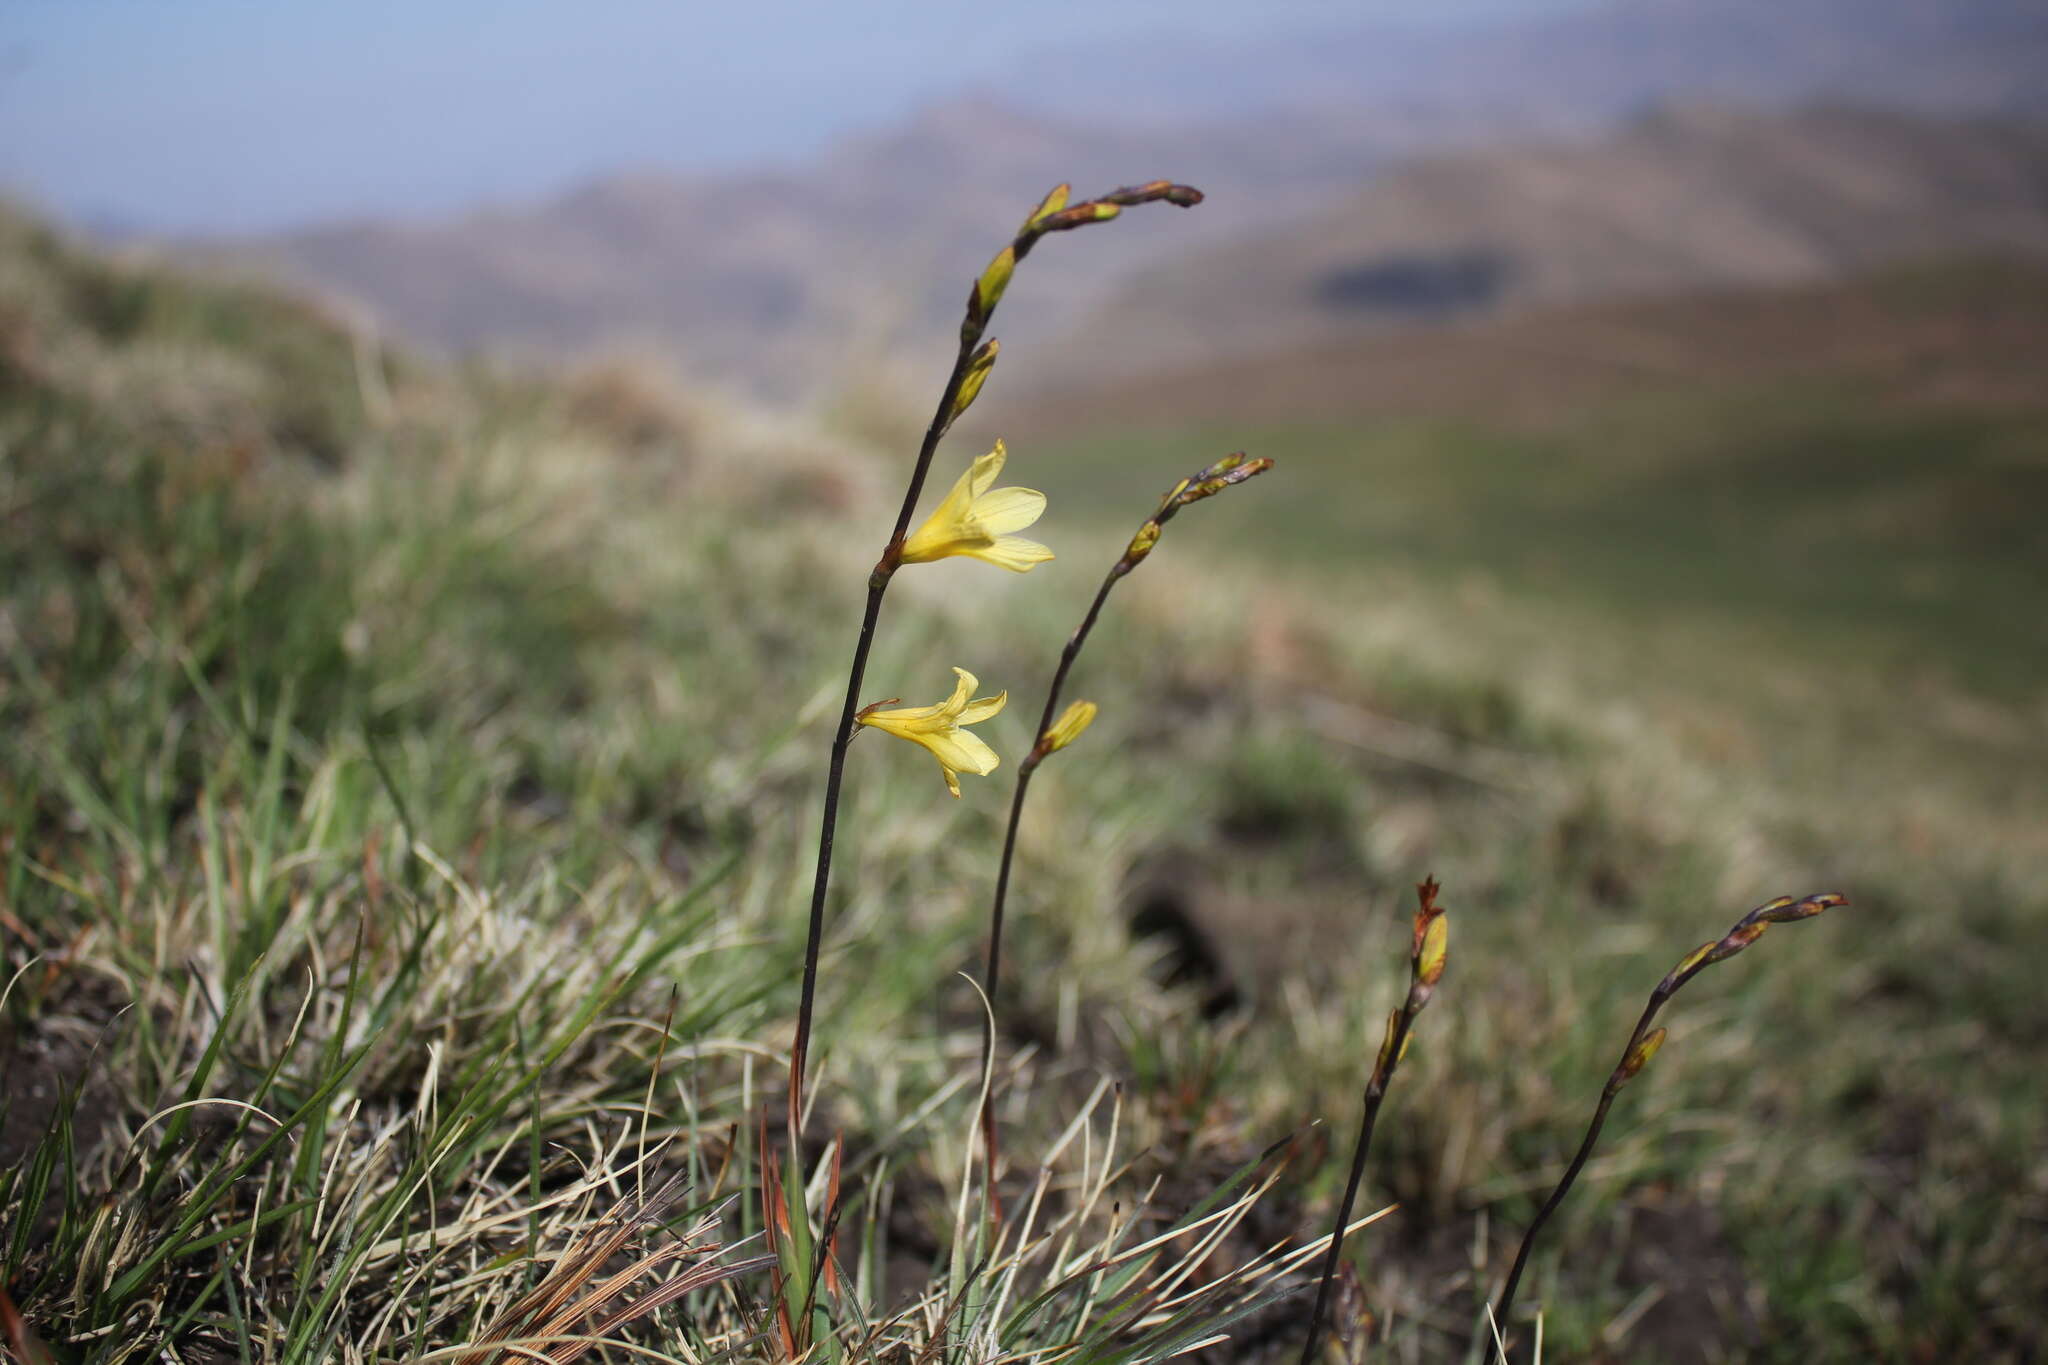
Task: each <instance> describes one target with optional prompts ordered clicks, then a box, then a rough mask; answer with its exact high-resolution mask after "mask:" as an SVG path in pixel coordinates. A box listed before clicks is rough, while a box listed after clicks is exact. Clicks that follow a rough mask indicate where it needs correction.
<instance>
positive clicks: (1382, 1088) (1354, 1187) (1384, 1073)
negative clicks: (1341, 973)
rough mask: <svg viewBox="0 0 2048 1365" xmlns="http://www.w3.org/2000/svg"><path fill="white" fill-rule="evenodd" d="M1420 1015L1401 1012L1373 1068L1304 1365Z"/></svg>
mask: <svg viewBox="0 0 2048 1365" xmlns="http://www.w3.org/2000/svg"><path fill="white" fill-rule="evenodd" d="M1416 1013H1417V1011H1416V1010H1413V1009H1404V1010H1402V1011H1401V1022H1400V1023H1399V1024H1397V1025H1396V1026H1395V1029H1394V1035H1393V1041H1392V1042H1391V1043H1389V1044H1388V1045H1387V1047H1386V1049H1385V1052H1384V1053H1383V1056H1384V1057H1385V1061H1384V1062H1383V1063H1382V1064H1380V1065H1376V1066H1374V1067H1373V1071H1372V1079H1371V1080H1370V1081H1368V1082H1366V1086H1365V1113H1364V1115H1363V1116H1362V1117H1361V1118H1360V1119H1359V1122H1358V1142H1357V1145H1355V1146H1354V1147H1353V1148H1352V1149H1351V1176H1350V1178H1349V1179H1348V1180H1346V1181H1345V1182H1344V1198H1343V1199H1341V1200H1340V1201H1338V1204H1337V1222H1336V1224H1335V1225H1334V1226H1333V1227H1331V1229H1330V1249H1329V1250H1328V1251H1327V1252H1325V1253H1324V1255H1323V1273H1322V1278H1321V1280H1320V1282H1319V1283H1318V1284H1317V1285H1316V1306H1315V1308H1314V1309H1312V1310H1311V1311H1310V1313H1309V1316H1308V1340H1307V1341H1305V1342H1303V1343H1302V1347H1301V1365H1314V1362H1315V1359H1316V1351H1317V1349H1318V1348H1319V1347H1320V1346H1321V1345H1322V1337H1323V1323H1324V1321H1325V1319H1326V1316H1327V1314H1328V1312H1329V1308H1330V1289H1331V1286H1332V1285H1334V1284H1335V1283H1336V1281H1337V1268H1338V1265H1339V1263H1340V1261H1341V1260H1342V1258H1343V1254H1344V1229H1345V1228H1347V1227H1349V1226H1350V1225H1351V1210H1352V1207H1353V1206H1354V1205H1355V1204H1356V1203H1357V1202H1358V1187H1359V1186H1360V1185H1361V1184H1362V1183H1364V1180H1365V1156H1366V1153H1367V1152H1369V1151H1371V1150H1372V1130H1373V1125H1374V1124H1376V1123H1377V1122H1379V1117H1380V1103H1381V1101H1383V1100H1385V1099H1386V1097H1387V1085H1388V1083H1389V1082H1391V1081H1392V1080H1393V1078H1394V1068H1395V1067H1396V1066H1398V1065H1399V1064H1400V1061H1401V1049H1402V1048H1403V1047H1404V1046H1405V1045H1406V1044H1407V1042H1408V1030H1409V1029H1410V1028H1411V1027H1413V1025H1414V1023H1415V1015H1416Z"/></svg>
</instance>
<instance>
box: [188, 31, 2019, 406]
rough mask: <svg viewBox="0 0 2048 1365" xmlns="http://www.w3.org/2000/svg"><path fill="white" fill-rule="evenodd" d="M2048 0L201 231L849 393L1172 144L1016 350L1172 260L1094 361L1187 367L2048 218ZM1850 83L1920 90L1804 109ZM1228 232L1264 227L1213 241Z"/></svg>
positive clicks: (928, 121)
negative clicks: (1170, 213)
mask: <svg viewBox="0 0 2048 1365" xmlns="http://www.w3.org/2000/svg"><path fill="white" fill-rule="evenodd" d="M2030 16H2031V10H2030V8H2029V7H2020V6H2015V5H2012V4H2011V3H2009V2H2008V0H1972V3H1969V4H1964V5H1960V6H1950V5H1939V4H1926V3H1919V0H1884V3H1880V4H1874V5H1869V6H1852V5H1845V4H1843V3H1842V0H1797V3H1791V4H1782V5H1763V4H1751V3H1746V2H1745V3H1742V4H1734V5H1719V4H1684V3H1660V4H1655V5H1635V4H1625V5H1609V6H1603V7H1598V8H1595V9H1593V10H1591V11H1589V12H1585V13H1573V14H1568V15H1565V16H1561V17H1556V18H1547V19H1541V20H1523V21H1518V22H1507V21H1497V22H1495V23H1493V24H1490V25H1478V26H1472V27H1468V28H1464V29H1459V30H1456V31H1453V32H1444V33H1432V34H1422V35H1416V34H1408V35H1406V36H1397V35H1392V34H1388V33H1384V32H1382V31H1379V30H1372V29H1368V30H1363V31H1360V32H1356V33H1341V34H1331V35H1325V39H1326V40H1317V41H1307V40H1289V41H1285V42H1283V41H1282V40H1278V39H1276V40H1274V45H1273V47H1272V50H1270V51H1267V50H1263V49H1261V50H1257V51H1254V52H1251V53H1248V54H1241V53H1237V52H1234V51H1233V52H1214V51H1209V52H1207V53H1206V55H1204V52H1203V50H1201V49H1200V45H1199V44H1196V45H1195V46H1194V47H1193V48H1189V49H1187V50H1183V48H1182V47H1181V46H1177V45H1176V43H1175V42H1174V41H1172V40H1162V44H1161V45H1160V47H1159V48H1158V49H1157V50H1154V49H1152V48H1150V47H1148V48H1147V49H1146V50H1145V52H1144V54H1143V58H1144V59H1143V60H1142V61H1138V60H1134V59H1133V54H1132V53H1131V52H1129V51H1128V50H1125V49H1121V48H1107V49H1102V50H1095V51H1093V52H1092V53H1091V52H1072V53H1067V54H1065V55H1064V56H1060V57H1049V58H1047V59H1045V60H1044V61H1042V62H1034V64H1033V67H1032V69H1031V71H1030V72H1029V73H1028V76H1029V78H1028V79H1020V80H1018V81H1017V82H1015V83H1013V84H1011V85H1006V86H1005V87H1004V94H1003V95H1002V97H1001V98H991V97H987V96H977V95H964V96H962V97H960V98H957V99H954V100H952V101H950V102H944V103H941V104H938V105H936V106H934V107H931V108H929V109H927V110H926V111H925V112H923V113H922V114H920V115H918V116H917V117H915V118H913V119H911V120H909V121H908V122H906V123H904V124H902V125H900V126H897V127H893V128H888V129H884V130H881V131H878V132H876V133H874V134H871V135H867V136H862V137H857V138H852V139H849V140H847V141H845V142H843V143H841V144H840V145H838V146H837V147H836V148H834V149H832V150H830V151H829V152H828V153H826V154H825V155H824V156H822V157H821V158H819V159H818V160H816V161H815V162H813V163H811V164H810V165H808V166H803V167H799V168H796V169H793V170H788V171H780V172H774V173H768V172H763V173H759V174H751V175H734V176H713V177H694V178H693V177H683V176H676V175H670V174H663V173H655V172H646V173H639V174H622V175H616V176H612V177H608V178H604V179H600V180H597V181H594V182H592V183H589V184H586V185H583V186H580V187H578V188H575V189H572V190H570V191H567V192H565V193H563V194H561V195H559V196H557V197H555V198H553V199H550V200H547V201H544V202H540V203H534V204H515V205H504V206H497V207H493V208H488V209H480V210H478V211H477V212H474V213H472V214H469V215H466V216H464V217H461V218H458V219H454V220H449V221H435V222H411V223H406V222H364V223H345V224H332V225H327V226H323V227H318V228H312V229H307V230H303V231H297V232H291V233H287V234H283V235H281V236H276V237H271V238H264V239H257V240H246V241H237V242H214V243H204V244H196V245H195V247H194V250H195V251H196V253H197V254H199V255H201V256H203V257H204V258H206V259H209V260H213V261H217V262H223V263H226V264H229V265H231V266H234V267H235V268H247V267H251V266H253V267H256V268H260V269H264V270H267V271H270V272H272V273H275V274H277V275H279V276H281V277H283V278H286V279H289V280H293V281H296V282H299V283H301V284H305V285H310V286H313V287H315V288H317V289H319V290H321V291H323V292H325V293H328V294H330V295H333V296H336V297H339V298H343V299H347V300H352V301H354V302H355V303H357V304H359V305H362V306H363V307H365V308H366V309H367V311H368V313H369V314H370V315H371V316H373V317H375V318H377V319H378V320H380V321H381V323H382V324H383V326H384V327H385V329H386V330H387V331H389V332H391V333H393V334H396V335H399V336H403V337H405V338H407V339H409V340H411V341H413V342H416V343H422V344H428V345H432V346H435V347H439V348H442V349H444V350H450V351H464V350H471V349H476V348H489V349H492V350H496V351H500V352H509V353H514V354H525V355H529V356H536V357H548V358H561V357H563V356H573V355H577V354H584V353H588V352H589V351H590V350H592V349H607V348H619V347H630V348H635V349H640V350H644V351H647V352H650V353H651V354H653V355H656V356H660V357H662V358H664V359H665V360H666V361H668V362H669V363H673V364H675V365H676V366H678V367H679V369H680V370H681V372H682V373H684V374H685V375H687V376H689V377H691V378H692V379H695V380H708V381H712V382H716V383H720V384H723V385H729V386H733V387H737V388H741V389H745V390H751V391H753V392H755V393H759V394H764V395H767V396H770V397H774V398H790V397H802V398H816V397H818V396H820V395H821V394H829V393H832V392H835V391H840V390H846V389H851V388H863V387H872V386H873V385H874V383H875V382H876V381H877V380H879V379H884V378H888V377H893V375H894V374H895V373H897V372H898V371H899V366H898V365H897V362H898V361H899V360H900V359H905V358H907V359H908V360H909V362H910V366H909V368H910V369H911V370H912V371H913V372H916V373H922V372H923V371H924V369H925V368H926V367H925V365H924V363H923V362H925V361H927V360H935V359H936V357H937V355H938V354H939V349H940V348H941V346H940V344H939V343H935V342H934V338H939V339H941V341H942V339H943V337H944V335H945V333H946V331H947V329H948V328H949V327H950V325H951V322H952V318H953V314H954V313H955V311H956V310H957V308H958V305H959V300H958V298H957V297H956V295H957V293H958V290H957V288H956V287H955V286H954V285H953V284H951V283H949V282H950V281H954V280H957V279H959V278H963V277H966V276H968V275H969V274H970V273H971V272H972V271H974V270H977V269H978V268H979V266H980V265H981V263H982V261H983V259H984V257H985V256H986V252H987V247H986V244H987V242H988V240H989V236H990V233H991V231H996V230H1000V228H1001V227H1002V226H1006V225H1007V220H1008V218H1009V217H1010V215H1012V214H1013V213H1014V209H1013V208H1012V207H1011V205H1012V202H1013V201H1014V199H1015V198H1016V195H1017V193H1018V186H1020V185H1023V186H1045V185H1050V184H1053V183H1056V182H1059V181H1062V180H1069V181H1072V182H1074V183H1075V184H1076V185H1077V186H1078V187H1079V188H1080V189H1081V190H1082V191H1084V192H1087V191H1090V190H1094V189H1102V188H1107V187H1108V186H1109V185H1111V184H1113V183H1117V181H1118V180H1119V179H1120V178H1121V177H1127V176H1128V175H1130V174H1132V168H1134V167H1142V168H1145V170H1146V173H1148V174H1160V175H1167V176H1170V177H1172V178H1175V179H1180V180H1183V181H1186V182H1188V183H1193V184H1198V185H1200V186H1202V187H1203V188H1204V189H1205V190H1207V191H1208V192H1209V194H1210V200H1209V202H1208V203H1207V204H1206V205H1204V206H1203V208H1202V210H1201V211H1200V212H1199V213H1197V214H1191V215H1188V217H1187V219H1186V221H1184V222H1177V223H1175V224H1174V225H1173V230H1172V231H1171V232H1168V231H1166V230H1165V229H1164V228H1163V227H1162V226H1161V225H1159V224H1157V223H1152V224H1148V225H1146V226H1144V227H1141V228H1136V229H1133V230H1131V231H1129V232H1127V233H1124V234H1121V235H1120V236H1119V238H1118V239H1117V240H1116V241H1114V242H1110V243H1105V244H1102V245H1101V246H1100V247H1099V249H1098V250H1096V251H1094V252H1090V253H1087V255H1086V259H1084V260H1082V261H1079V262H1077V263H1076V264H1075V266H1074V268H1073V269H1072V270H1071V272H1068V273H1064V274H1063V275H1062V277H1061V278H1059V279H1057V280H1054V281H1049V282H1048V283H1047V285H1046V287H1045V289H1044V291H1043V292H1042V293H1041V294H1039V295H1038V296H1036V297H1035V298H1033V299H1031V300H1029V301H1027V302H1025V303H1024V304H1023V305H1022V306H1021V307H1019V308H1018V309H1017V310H1016V312H1015V314H1014V315H1012V316H1009V317H1007V318H1006V319H1005V336H1006V339H1008V340H1010V341H1012V342H1016V341H1027V340H1032V339H1042V340H1048V341H1049V340H1052V339H1054V338H1056V337H1058V336H1060V335H1061V333H1062V332H1063V331H1067V330H1069V329H1071V326H1072V319H1073V318H1074V317H1075V316H1076V315H1077V314H1081V313H1083V312H1085V311H1086V310H1087V308H1088V307H1089V305H1090V304H1091V303H1092V302H1095V301H1098V300H1100V299H1101V298H1102V297H1103V296H1104V295H1105V294H1106V293H1110V292H1113V291H1115V290H1117V289H1118V287H1119V286H1120V285H1121V286H1128V285H1129V284H1130V282H1131V281H1132V280H1133V279H1134V278H1136V277H1137V276H1139V275H1140V274H1142V273H1144V272H1146V271H1148V270H1152V269H1156V270H1158V271H1160V272H1162V273H1160V274H1158V275H1157V276H1155V277H1152V279H1151V280H1148V282H1147V283H1145V284H1144V285H1142V286H1140V287H1142V289H1143V290H1144V292H1145V305H1144V306H1143V307H1136V306H1133V305H1130V304H1128V303H1120V304H1119V305H1118V311H1119V314H1120V315H1121V316H1122V317H1124V318H1126V319H1128V324H1129V326H1130V327H1133V328H1135V327H1140V326H1142V327H1144V328H1146V329H1148V331H1151V332H1153V333H1154V335H1155V337H1156V336H1159V335H1166V336H1169V337H1170V340H1171V341H1172V342H1173V347H1178V348H1179V349H1178V350H1176V349H1174V348H1173V347H1168V348H1161V347H1160V346H1158V345H1156V344H1153V342H1149V341H1148V343H1147V344H1146V345H1144V346H1131V345H1129V344H1128V341H1129V336H1128V333H1127V331H1125V330H1122V328H1121V326H1120V325H1118V324H1104V326H1105V331H1104V332H1103V338H1104V339H1103V341H1102V344H1100V345H1093V346H1081V347H1079V348H1078V349H1077V351H1076V357H1075V364H1074V366H1073V367H1072V368H1073V370H1074V372H1081V371H1082V369H1083V367H1085V368H1086V369H1087V370H1088V371H1092V370H1093V369H1094V368H1095V367H1096V366H1098V365H1100V364H1102V363H1105V362H1106V361H1114V362H1116V363H1119V364H1135V363H1151V361H1152V360H1153V359H1155V358H1157V359H1165V360H1171V359H1175V358H1179V359H1189V358H1193V357H1192V355H1191V354H1190V351H1191V348H1195V347H1197V346H1198V345H1199V344H1201V338H1200V337H1198V336H1197V335H1196V333H1197V331H1198V330H1199V331H1200V332H1203V333H1207V334H1209V335H1210V336H1211V338H1212V339H1213V338H1214V334H1215V333H1217V332H1218V331H1220V330H1222V329H1225V328H1227V329H1229V331H1230V334H1231V335H1232V336H1233V337H1237V336H1243V337H1245V338H1246V339H1247V340H1252V341H1257V342H1260V343H1263V341H1264V340H1265V339H1267V338H1269V337H1271V336H1276V335H1279V334H1282V333H1285V332H1286V331H1287V330H1288V329H1289V328H1293V327H1296V326H1298V325H1307V326H1309V327H1311V328H1312V329H1316V330H1328V329H1330V328H1333V327H1334V328H1338V329H1341V328H1343V327H1345V326H1349V325H1352V324H1353V323H1356V322H1358V321H1359V320H1360V319H1364V320H1366V321H1375V320H1379V321H1384V320H1392V321H1396V322H1403V323H1405V322H1413V321H1416V320H1419V319H1421V320H1426V319H1427V318H1428V317H1429V316H1431V315H1433V314H1435V313H1438V312H1442V311H1445V310H1447V309H1448V310H1452V311H1455V310H1457V309H1459V308H1470V307H1474V306H1481V305H1485V306H1491V305H1493V304H1495V303H1498V302H1503V301H1521V300H1538V301H1556V300H1559V299H1565V298H1580V297H1591V296H1595V295H1598V294H1601V293H1608V292H1615V291H1618V290H1643V289H1652V288H1658V289H1668V288H1681V289H1682V288H1689V287H1696V286H1701V285H1711V284H1715V283H1721V282H1757V281H1767V280H1774V279H1786V278H1793V277H1797V276H1801V275H1805V276H1815V275H1825V274H1827V273H1829V272H1831V271H1840V270H1843V269H1848V268H1853V267H1855V266H1857V265H1861V264H1866V263H1868V262H1870V261H1871V260H1873V259H1881V258H1884V257H1887V256H1890V255H1894V254H1900V253H1905V252H1910V251H1915V250H1925V251H1941V250H1953V249H1959V248H1965V247H1969V246H1973V245H1979V244H1982V243H1984V242H1985V241H1987V240H1989V241H2007V240H2026V241H2033V242H2038V241H2039V239H2040V224H2041V219H2042V214H2043V208H2042V196H2043V191H2042V187H2041V180H2042V170H2041V160H2042V153H2041V149H2042V145H2043V138H2042V137H2041V136H2040V135H2038V134H2036V133H2033V132H2026V131H2017V130H2006V129H2000V128H1997V127H1995V126H1993V125H1991V124H1987V123H1983V122H1973V121H1968V120H1971V119H1983V118H1989V117H1998V116H2026V115H2029V114H2030V113H2034V112H2039V108H2040V105H2039V92H2040V90H2041V88H2042V83H2041V82H2039V81H2036V80H2030V79H2026V78H2025V75H2026V74H2028V73H2032V72H2034V71H2035V70H2036V69H2037V64H2038V62H2039V59H2040V57H2041V55H2042V54H2043V51H2044V45H2048V36H2044V34H2043V32H2042V25H2041V23H2040V22H2039V20H2038V18H2035V17H2030ZM1182 41H1183V44H1184V43H1185V41H1186V40H1182ZM1119 63H1122V64H1123V67H1124V68H1128V69H1127V70H1123V71H1122V74H1119V70H1120V68H1119ZM1088 72H1096V73H1097V75H1095V76H1088V75H1086V74H1085V73H1088ZM1161 72H1167V73H1171V74H1170V75H1168V76H1165V77H1162V76H1161V75H1160V74H1159V73H1161ZM1162 79H1163V80H1164V82H1165V86H1166V88H1169V89H1171V90H1178V91H1180V92H1182V98H1181V100H1180V102H1179V103H1177V104H1175V103H1172V102H1171V101H1169V104H1170V105H1171V107H1170V109H1168V108H1166V107H1164V106H1160V105H1159V104H1158V101H1157V100H1156V99H1154V98H1153V97H1152V95H1148V93H1147V92H1148V91H1152V92H1154V94H1156V93H1157V92H1158V90H1159V89H1160V88H1161V87H1160V83H1161V81H1162ZM1070 88H1071V89H1070ZM1069 89H1070V94H1069V95H1061V94H1059V93H1057V92H1059V91H1062V90H1069ZM1816 101H1818V102H1822V103H1826V102H1840V101H1868V102H1873V103H1875V104H1878V105H1882V106H1886V107H1896V108H1907V109H1919V110H1921V111H1923V112H1922V113H1921V114H1920V115H1918V116H1907V115H1903V114H1880V113H1874V112H1873V113H1867V114H1854V113H1845V112H1810V111H1809V112H1800V110H1801V109H1802V108H1803V107H1804V106H1807V105H1810V104H1812V103H1814V102H1816ZM1674 102H1675V104H1676V106H1677V107H1678V108H1679V109H1680V110H1682V112H1678V113H1664V114H1658V113H1654V112H1652V113H1649V114H1645V112H1644V111H1645V110H1646V109H1651V110H1654V109H1656V108H1659V107H1663V106H1667V105H1672V104H1673V103H1674ZM1717 105H1728V106H1729V107H1731V108H1743V109H1748V110H1749V112H1746V113H1722V114H1717V113H1711V112H1708V111H1707V109H1708V107H1711V106H1717ZM1148 111H1149V112H1148ZM1956 120H1963V121H1956ZM1617 123H1620V124H1621V125H1623V126H1622V130H1621V131H1618V132H1615V131H1612V130H1613V129H1614V127H1615V125H1616V124H1617ZM1567 137H1568V138H1569V139H1571V140H1569V141H1559V139H1560V138H1567ZM1458 152H1463V153H1466V154H1465V155H1450V156H1448V157H1446V156H1445V155H1444V154H1445V153H1458ZM1417 157H1427V158H1430V159H1427V160H1425V161H1423V162H1422V163H1421V164H1419V165H1414V166H1412V167H1410V168H1408V169H1402V170H1400V171H1398V172H1396V173H1394V174H1392V175H1390V176H1388V177H1387V178H1386V179H1385V180H1384V181H1381V180H1378V179H1375V178H1374V177H1376V176H1378V175H1379V174H1380V173H1381V172H1384V171H1388V170H1389V169H1390V168H1393V167H1397V166H1407V165H1408V163H1410V162H1413V161H1414V160H1415V158H1417ZM1362 184H1363V185H1364V186H1365V188H1363V189H1362V190H1361V185H1362ZM1223 241H1231V242H1233V243H1242V249H1241V250H1240V249H1238V248H1237V247H1236V246H1233V247H1230V248H1225V247H1220V246H1219V247H1217V249H1216V251H1215V252H1214V253H1213V254H1208V255H1203V254H1201V248H1202V247H1203V246H1204V245H1205V244H1215V243H1220V242H1223ZM942 282H948V283H942ZM1183 299H1185V301H1186V308H1187V311H1186V312H1185V313H1183V314H1178V315H1176V314H1175V313H1174V312H1173V310H1175V309H1178V308H1180V307H1181V306H1182V301H1183ZM1160 329H1164V330H1163V331H1162V330H1160ZM1293 339H1296V340H1301V339H1306V338H1305V337H1301V336H1297V337H1295V338H1293ZM1136 357H1144V360H1143V361H1142V362H1141V361H1139V360H1137V359H1136Z"/></svg>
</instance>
